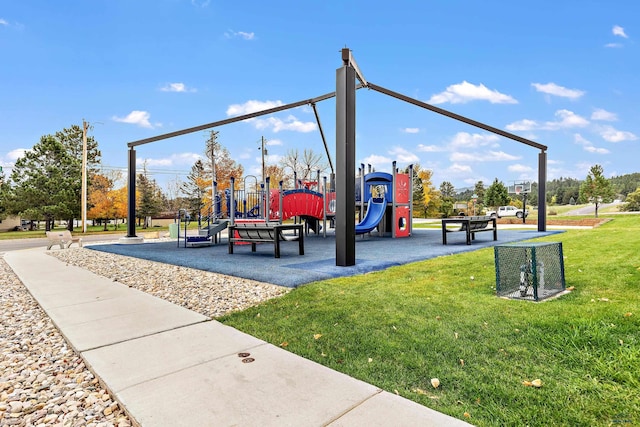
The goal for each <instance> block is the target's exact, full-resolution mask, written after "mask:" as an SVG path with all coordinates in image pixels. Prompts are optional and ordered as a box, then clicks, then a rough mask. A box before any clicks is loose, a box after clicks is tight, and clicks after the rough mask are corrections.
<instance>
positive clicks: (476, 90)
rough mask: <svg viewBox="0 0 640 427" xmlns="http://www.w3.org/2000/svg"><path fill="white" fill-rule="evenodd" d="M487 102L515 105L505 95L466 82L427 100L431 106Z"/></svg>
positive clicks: (483, 86) (511, 99) (513, 101)
mask: <svg viewBox="0 0 640 427" xmlns="http://www.w3.org/2000/svg"><path fill="white" fill-rule="evenodd" d="M477 100H481V101H489V102H490V103H492V104H517V103H518V101H516V100H515V99H514V98H512V97H511V96H509V95H505V94H503V93H500V92H498V91H496V90H491V89H489V88H487V87H486V86H485V85H483V84H482V83H481V84H479V85H477V86H476V85H474V84H472V83H469V82H467V81H466V80H465V81H463V82H462V83H458V84H454V85H451V86H449V87H447V89H446V90H445V91H444V92H441V93H438V94H435V95H433V96H432V97H431V98H430V99H429V101H428V102H429V103H431V104H444V103H446V102H449V103H451V104H464V103H467V102H469V101H477Z"/></svg>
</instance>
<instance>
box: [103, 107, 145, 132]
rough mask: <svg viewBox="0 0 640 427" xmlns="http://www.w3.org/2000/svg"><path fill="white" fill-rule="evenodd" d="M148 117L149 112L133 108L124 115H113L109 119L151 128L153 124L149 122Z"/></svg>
mask: <svg viewBox="0 0 640 427" xmlns="http://www.w3.org/2000/svg"><path fill="white" fill-rule="evenodd" d="M149 117H151V114H149V113H148V112H146V111H138V110H134V111H132V112H130V113H129V114H128V115H127V116H126V117H116V116H113V117H112V118H111V119H112V120H113V121H115V122H120V123H130V124H134V125H138V126H140V127H143V128H149V129H153V125H151V123H149Z"/></svg>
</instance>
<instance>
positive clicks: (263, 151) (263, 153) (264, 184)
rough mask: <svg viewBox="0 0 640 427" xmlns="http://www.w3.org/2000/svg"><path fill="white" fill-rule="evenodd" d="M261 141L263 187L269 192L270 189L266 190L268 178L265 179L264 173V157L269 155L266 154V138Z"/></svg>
mask: <svg viewBox="0 0 640 427" xmlns="http://www.w3.org/2000/svg"><path fill="white" fill-rule="evenodd" d="M261 141H262V148H261V151H262V185H263V187H265V191H267V190H268V188H266V185H267V184H266V183H267V180H266V178H265V176H264V173H265V169H264V155H265V154H268V153H266V152H265V149H264V143H265V139H264V136H263V137H262V139H261Z"/></svg>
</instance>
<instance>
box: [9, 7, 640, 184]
mask: <svg viewBox="0 0 640 427" xmlns="http://www.w3.org/2000/svg"><path fill="white" fill-rule="evenodd" d="M639 16H640V3H638V2H637V1H635V0H622V1H613V2H604V1H589V0H582V1H573V0H566V1H553V2H551V1H546V0H543V1H536V2H507V1H485V2H478V1H472V0H465V1H462V0H460V1H440V2H437V1H397V2H393V3H389V2H370V1H369V2H364V1H343V2H337V1H336V2H333V1H326V2H303V1H278V0H276V1H263V0H262V1H253V0H249V1H237V2H228V1H214V0H210V1H209V0H154V1H150V0H139V1H131V0H95V1H77V0H70V1H56V2H53V1H49V0H24V1H19V2H17V1H9V0H0V55H1V58H2V59H1V61H0V165H1V166H3V167H4V168H5V171H7V172H9V171H10V168H11V165H12V164H13V162H15V160H16V158H17V157H18V156H19V155H20V154H21V153H22V152H23V150H25V149H28V148H30V147H32V146H33V145H34V144H35V143H37V142H38V141H39V139H40V137H41V136H42V135H46V134H50V133H55V132H56V131H59V130H61V129H63V128H65V127H69V126H70V125H72V124H78V125H80V124H81V123H82V120H83V119H85V120H87V121H88V122H90V123H91V124H92V125H93V128H92V130H91V134H92V135H93V136H94V137H95V138H96V140H97V141H98V142H99V147H100V149H101V151H102V155H103V164H104V165H105V166H106V167H108V168H111V169H122V170H125V168H126V164H127V163H126V162H127V142H130V141H135V140H138V139H142V138H147V137H151V136H155V135H159V134H163V133H167V132H172V131H176V130H179V129H183V128H188V127H192V126H197V125H201V124H204V123H209V122H213V121H217V120H222V119H225V118H227V117H231V116H233V115H238V114H242V113H245V112H250V111H255V110H260V109H265V108H269V107H272V106H275V105H279V104H287V103H291V102H295V101H300V100H304V99H308V98H313V97H315V96H319V95H322V94H325V93H329V92H333V91H334V90H335V73H336V69H337V68H338V67H340V66H341V57H340V50H341V49H342V48H343V47H348V48H350V49H351V50H352V51H353V56H354V58H355V60H356V62H357V64H358V66H359V68H360V70H361V71H362V73H363V75H364V77H365V78H366V79H367V80H368V81H370V82H372V83H375V84H377V85H379V86H382V87H385V88H388V89H391V90H393V91H396V92H401V93H403V94H406V95H408V96H411V97H415V98H417V99H420V100H421V101H424V102H427V103H431V104H433V105H436V106H438V107H441V108H444V109H447V110H450V111H453V112H455V113H458V114H461V115H464V116H467V117H470V118H472V119H475V120H478V121H481V122H485V123H487V124H489V125H492V126H495V127H497V128H500V129H504V130H507V131H510V132H513V133H515V134H518V135H520V136H523V137H525V138H529V139H532V140H534V141H536V142H539V143H541V144H544V145H547V146H548V147H549V148H548V159H549V165H548V178H549V179H554V178H559V177H574V178H579V179H583V178H584V177H585V176H586V174H587V172H588V169H589V168H590V167H591V166H592V165H594V164H600V165H602V166H603V168H604V171H605V173H606V175H607V176H613V175H623V174H627V173H632V172H638V171H640V168H639V167H638V158H640V149H639V143H640V139H639V138H640V72H639V70H640V52H639V49H638V40H640V18H638V17H639ZM317 106H318V112H319V115H320V119H321V121H322V125H323V129H324V131H325V134H326V136H327V140H328V144H329V147H330V151H331V156H332V160H333V161H334V163H335V154H334V151H335V126H334V125H335V101H334V100H333V99H330V100H327V101H323V102H321V103H319V104H318V105H317ZM356 125H357V148H356V157H357V161H358V163H365V164H372V165H373V166H374V167H375V168H376V169H377V170H381V171H384V170H387V171H388V170H390V167H391V162H392V161H393V160H396V161H397V162H398V165H399V166H405V165H407V164H409V163H419V164H420V165H421V166H422V167H423V168H428V169H431V170H433V182H434V184H435V185H439V184H440V183H441V182H442V181H449V182H451V183H453V184H454V186H456V187H458V188H461V187H466V186H470V185H473V184H474V183H475V182H477V181H479V180H483V181H484V182H485V184H487V185H488V184H490V183H491V182H492V181H493V179H494V178H498V179H499V180H501V181H503V182H505V183H510V182H511V181H512V180H520V179H525V180H526V179H531V180H534V181H535V180H537V154H538V150H536V149H533V148H531V147H527V146H524V145H522V144H520V143H517V142H514V141H511V140H507V139H504V138H501V137H496V136H494V135H491V134H489V133H487V132H485V131H482V130H480V129H476V128H473V127H470V126H468V125H465V124H463V123H459V122H456V121H453V120H451V119H448V118H446V117H442V116H439V115H437V114H435V113H432V112H429V111H427V110H423V109H420V108H418V107H414V106H412V105H409V104H405V103H403V102H402V101H399V100H396V99H393V98H390V97H387V96H385V95H383V94H381V93H378V92H375V91H371V90H367V89H362V90H359V91H358V94H357V119H356ZM217 130H219V131H220V134H219V141H220V142H221V143H222V144H223V145H224V146H225V147H226V148H227V149H228V150H229V151H230V154H231V156H232V157H233V158H234V159H235V160H236V161H237V162H239V163H241V164H242V165H243V166H244V167H245V171H246V173H247V174H255V175H258V176H259V174H260V157H261V156H260V154H261V153H260V150H259V149H258V147H259V146H260V145H259V144H260V143H259V141H260V138H261V137H262V136H264V137H265V138H266V139H267V141H268V146H267V148H268V153H269V155H268V156H267V163H277V162H278V160H279V159H280V158H281V157H282V156H284V155H286V153H287V152H288V151H289V150H292V149H299V150H300V151H301V150H303V149H305V148H310V149H312V150H313V151H315V152H317V153H321V154H323V155H324V146H323V144H322V140H321V137H320V134H319V132H318V129H317V126H316V122H315V117H314V114H313V111H312V109H311V108H309V107H301V108H297V109H294V110H289V111H285V112H282V113H278V114H274V115H270V116H263V117H262V118H259V119H255V120H252V121H248V122H239V123H235V124H232V125H227V126H224V127H221V128H217ZM206 138H207V132H197V133H194V134H190V135H185V136H181V137H177V138H174V139H170V140H166V141H162V142H156V143H153V144H148V145H144V146H140V147H138V150H137V155H138V160H139V162H142V161H146V164H147V168H148V169H149V170H150V171H151V172H152V173H153V176H154V178H156V179H157V180H158V182H159V183H161V184H165V183H166V182H169V181H171V180H175V179H176V177H177V178H180V179H183V178H184V176H185V175H186V174H187V173H188V171H189V170H190V168H191V166H192V165H193V163H194V161H195V160H196V159H197V158H199V157H201V156H204V147H205V140H206Z"/></svg>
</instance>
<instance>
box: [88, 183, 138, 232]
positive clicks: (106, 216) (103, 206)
mask: <svg viewBox="0 0 640 427" xmlns="http://www.w3.org/2000/svg"><path fill="white" fill-rule="evenodd" d="M117 179H118V177H112V178H110V177H108V176H106V175H101V174H95V175H93V176H92V178H91V186H90V187H89V190H90V191H89V195H88V202H89V206H90V208H89V210H88V211H87V218H89V219H92V220H97V221H99V222H102V223H103V224H104V231H107V224H108V223H109V220H113V222H114V229H115V230H117V229H118V220H119V219H124V218H126V216H127V203H128V201H127V187H126V186H124V187H122V188H119V189H115V188H114V186H115V183H116V182H117Z"/></svg>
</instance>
